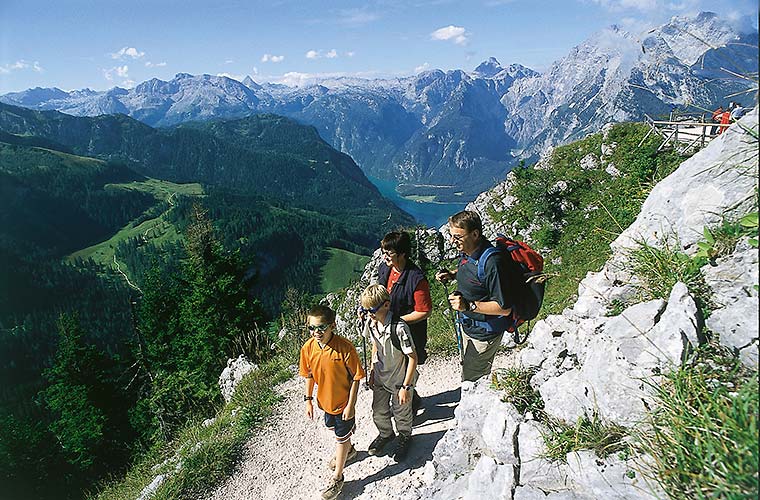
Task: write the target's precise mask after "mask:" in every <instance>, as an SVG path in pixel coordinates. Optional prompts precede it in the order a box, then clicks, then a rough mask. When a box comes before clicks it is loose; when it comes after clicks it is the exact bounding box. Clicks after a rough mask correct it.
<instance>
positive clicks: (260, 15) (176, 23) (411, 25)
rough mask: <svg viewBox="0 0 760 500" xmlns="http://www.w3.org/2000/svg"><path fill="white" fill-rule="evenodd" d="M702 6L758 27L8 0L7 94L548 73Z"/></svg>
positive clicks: (193, 2) (577, 1)
mask: <svg viewBox="0 0 760 500" xmlns="http://www.w3.org/2000/svg"><path fill="white" fill-rule="evenodd" d="M702 10H711V11H713V12H717V13H718V14H719V15H721V16H722V17H724V18H726V19H728V20H731V21H732V22H736V23H744V24H747V23H754V25H755V26H756V24H757V11H758V0H712V1H706V0H473V1H466V0H458V1H453V0H405V1H401V0H374V1H365V2H350V1H313V0H312V1H310V0H298V1H290V0H270V1H267V2H260V1H255V0H254V1H250V0H249V1H227V0H215V1H212V0H203V1H198V0H181V1H175V0H152V1H143V0H136V1H134V0H133V1H131V2H124V1H118V2H117V1H111V0H99V1H85V0H55V1H53V0H49V1H47V2H44V1H38V0H0V94H2V93H6V92H11V91H19V90H24V89H27V88H31V87H54V86H55V87H58V88H61V89H64V90H73V89H81V88H91V89H95V90H103V89H107V88H110V87H113V86H121V87H131V86H134V85H135V84H138V83H140V82H142V81H145V80H147V79H150V78H154V77H156V78H160V79H163V80H169V79H171V78H173V77H174V75H175V74H177V73H180V72H184V73H191V74H201V73H208V74H226V75H229V76H232V77H234V78H238V79H242V78H243V77H244V76H245V75H251V76H252V77H253V78H254V80H256V81H259V82H263V81H275V82H283V83H288V84H297V83H299V82H300V83H304V82H308V81H310V80H311V79H312V78H314V77H319V76H331V75H332V76H339V75H353V76H361V77H368V78H375V77H391V76H407V75H410V74H414V73H415V72H419V71H420V70H422V69H432V68H440V69H444V70H446V69H455V68H461V69H464V70H468V71H469V70H472V69H473V68H474V67H475V66H477V64H478V63H479V62H481V61H483V60H485V59H487V58H488V57H490V56H494V57H496V58H497V59H498V60H499V61H500V62H501V63H502V65H505V66H506V65H508V64H510V63H513V62H516V63H520V64H523V65H525V66H528V67H530V68H533V69H535V70H538V71H541V70H544V69H546V68H547V67H548V66H550V65H551V63H552V62H554V61H555V60H557V59H559V58H561V57H563V56H564V55H566V54H567V53H568V51H569V50H570V49H571V48H572V47H573V46H575V45H577V44H579V43H581V42H582V41H583V40H584V39H586V38H587V37H588V36H590V35H591V34H592V33H594V32H596V31H598V30H599V29H601V28H604V27H606V26H609V25H611V24H618V25H620V26H622V27H624V28H626V29H628V30H629V31H631V32H633V33H644V32H645V31H646V30H647V29H648V28H650V27H653V26H656V25H658V24H662V23H663V22H666V21H667V20H668V19H670V17H672V16H674V15H691V14H695V13H698V12H699V11H702Z"/></svg>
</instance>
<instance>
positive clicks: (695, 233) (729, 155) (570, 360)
mask: <svg viewBox="0 0 760 500" xmlns="http://www.w3.org/2000/svg"><path fill="white" fill-rule="evenodd" d="M757 123H758V112H757V108H755V110H753V111H752V112H751V113H750V114H749V115H748V116H746V117H745V118H744V119H742V121H741V122H740V124H739V125H735V126H733V127H731V128H730V129H729V130H728V131H727V132H726V133H725V134H723V135H722V136H721V137H720V138H719V139H717V140H714V141H713V142H712V143H711V144H710V145H709V146H708V147H707V148H705V149H704V150H702V151H701V152H699V153H697V154H695V155H694V156H693V157H691V158H690V159H688V160H687V161H685V162H684V163H683V164H682V165H681V166H680V167H679V168H678V169H677V170H676V171H675V172H674V173H673V174H671V175H670V176H669V177H667V178H666V179H665V180H663V181H662V182H660V183H659V184H658V185H657V186H656V187H655V188H654V189H653V190H652V192H651V193H650V195H649V197H648V198H647V200H646V201H645V203H644V205H643V207H642V210H641V213H640V215H639V216H638V218H637V219H636V221H635V222H634V223H633V224H632V225H631V226H630V227H629V228H627V229H626V230H625V231H623V233H622V234H620V236H619V237H618V238H617V239H616V240H615V242H613V243H612V245H611V246H612V249H613V255H612V257H611V258H610V259H609V260H608V262H607V263H606V264H605V265H604V267H603V268H602V269H601V270H600V271H599V272H595V273H589V274H588V275H587V276H586V278H585V279H584V280H583V281H582V282H581V283H580V285H579V287H578V300H577V302H576V303H575V305H574V306H573V307H572V308H569V309H566V310H565V311H563V313H562V314H561V315H551V316H548V317H547V318H545V319H544V320H542V321H539V322H538V323H536V325H535V327H534V329H533V331H532V332H531V335H530V336H529V340H528V343H527V346H526V347H525V348H524V349H522V350H521V351H520V352H519V354H518V356H517V360H518V362H519V365H521V366H522V367H525V368H531V369H533V370H535V375H534V376H533V378H532V379H531V383H532V385H533V387H534V388H535V389H537V390H538V391H539V392H540V394H541V397H542V399H543V401H544V404H545V411H546V413H547V414H548V415H549V416H550V417H552V418H555V419H561V420H564V421H566V422H574V421H576V420H577V419H578V418H581V417H584V416H591V415H598V416H599V417H600V418H601V419H603V420H604V421H606V422H609V423H614V424H618V425H621V426H625V427H632V426H637V425H640V424H642V423H643V422H644V421H645V419H646V412H647V411H648V408H649V407H651V406H652V405H654V404H655V402H654V399H653V397H652V390H651V388H652V385H651V384H652V383H656V382H657V381H658V379H659V377H660V376H661V374H664V373H666V372H668V371H670V370H672V369H674V368H677V367H678V366H679V365H680V364H681V363H682V361H683V360H684V359H685V358H686V357H687V356H688V355H689V353H690V352H691V350H692V349H694V348H695V347H696V346H698V345H699V344H700V343H702V342H704V341H705V338H704V333H703V332H704V329H703V326H704V325H702V324H701V318H702V314H701V312H700V311H698V307H697V304H696V302H695V300H694V297H692V295H691V294H690V292H689V290H688V288H687V287H686V285H685V284H683V283H677V284H676V285H675V286H674V287H673V288H672V290H671V292H670V295H669V297H668V299H667V300H662V299H657V300H649V301H644V302H638V303H636V300H637V296H638V294H637V283H638V282H639V281H638V278H637V277H636V276H635V275H633V274H632V271H631V266H630V263H629V259H630V252H631V250H632V249H634V248H636V247H638V246H639V245H640V244H641V243H646V244H648V245H650V246H653V247H659V248H662V247H663V246H666V245H667V246H668V248H671V249H676V250H680V251H683V252H687V253H695V252H696V250H697V248H696V243H697V242H698V241H700V240H701V239H702V238H703V236H702V235H703V234H704V233H703V231H704V228H705V227H706V226H714V225H718V224H719V223H721V222H722V221H723V220H725V219H726V218H727V219H731V218H734V219H736V218H737V217H740V216H742V215H744V214H746V213H748V212H750V211H752V210H756V189H757V187H756V186H757V179H758V141H757V138H756V137H757V129H758V128H757V127H758V126H757ZM747 130H754V131H755V133H754V135H753V134H749V133H747V132H746V131H747ZM586 165H587V167H588V168H598V167H597V166H596V165H591V162H590V161H586ZM498 196H503V202H502V205H503V206H504V207H508V206H510V205H511V204H512V203H513V202H514V201H513V200H511V199H510V195H509V179H508V180H507V181H506V182H505V183H504V184H503V185H502V186H501V187H500V188H499V190H494V191H491V192H489V193H486V194H484V195H483V196H482V197H481V198H479V199H478V200H476V202H475V203H474V204H472V205H471V206H470V207H469V208H471V209H475V210H478V211H479V212H480V213H481V215H482V216H483V218H484V219H485V220H486V224H487V225H488V229H486V232H488V231H495V230H496V231H498V230H500V228H499V227H498V225H497V224H496V223H494V220H493V218H491V217H490V214H491V213H493V206H494V198H498ZM702 274H703V275H704V277H705V281H706V284H707V286H708V287H709V288H710V290H711V292H712V301H713V303H714V305H713V306H714V307H715V310H714V311H712V314H711V315H710V316H709V317H708V319H707V320H706V326H707V329H708V330H709V331H710V332H711V333H712V335H713V336H716V337H717V338H718V339H719V340H720V342H721V343H722V344H724V345H726V346H728V347H730V348H731V349H733V350H734V352H736V353H737V355H738V356H739V357H740V359H741V361H742V362H743V363H744V364H745V365H747V366H749V367H750V368H754V369H757V366H758V250H757V248H756V247H753V246H751V245H750V244H749V243H748V240H747V239H746V238H745V239H743V240H741V241H740V242H739V244H738V245H737V246H736V249H735V250H734V251H733V252H732V253H731V255H728V256H727V257H724V258H720V259H717V261H716V262H715V263H714V265H706V266H705V267H704V268H703V269H702ZM613 304H629V305H628V306H627V307H626V308H625V309H624V310H623V311H622V313H620V314H619V315H616V316H610V315H609V314H610V312H609V311H610V309H611V306H612V305H613ZM456 418H457V426H456V429H455V430H454V431H451V432H449V433H448V434H447V435H446V436H444V438H443V439H442V440H441V442H440V443H439V445H438V446H437V447H436V449H435V451H434V453H433V463H432V464H429V466H428V468H429V470H428V473H427V475H426V478H427V480H428V482H427V484H426V485H425V486H424V487H423V488H421V489H420V491H419V492H418V493H419V496H420V498H425V499H427V498H477V499H479V500H484V499H492V498H493V499H497V498H499V499H501V498H513V499H533V498H541V499H546V498H557V499H559V498H568V499H569V498H573V499H586V498H588V499H592V498H626V499H632V498H663V497H665V494H664V492H663V491H662V490H661V489H660V487H659V486H658V485H657V484H654V483H648V482H647V481H646V480H645V478H646V475H645V474H642V464H646V463H647V462H648V458H647V457H646V456H639V457H635V458H630V457H617V456H609V457H607V458H604V459H601V458H599V457H597V456H596V455H595V454H594V453H593V452H590V451H589V452H585V451H583V452H577V453H571V454H568V455H567V457H566V462H565V463H562V464H557V463H550V462H548V461H547V460H546V459H545V458H543V456H544V454H545V450H544V448H543V446H544V445H543V440H542V439H541V435H542V434H543V433H545V432H546V428H544V427H543V425H542V424H541V423H539V422H537V421H535V420H532V419H531V416H530V415H529V414H528V415H527V416H522V415H520V414H519V413H517V411H516V410H515V408H514V407H513V406H512V405H510V404H508V403H504V402H502V401H501V399H500V397H499V395H498V393H497V392H496V391H495V390H493V389H491V388H490V387H489V383H488V381H487V380H484V379H481V380H480V381H478V382H477V383H476V384H474V385H473V384H471V383H464V384H463V388H462V400H461V403H460V405H459V407H458V408H457V410H456Z"/></svg>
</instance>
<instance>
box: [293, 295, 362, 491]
mask: <svg viewBox="0 0 760 500" xmlns="http://www.w3.org/2000/svg"><path fill="white" fill-rule="evenodd" d="M306 327H307V328H308V330H309V333H310V334H311V335H312V337H311V338H310V339H309V340H307V341H306V343H305V344H304V346H303V347H302V348H301V358H300V363H299V370H298V372H299V374H300V375H301V376H302V377H304V378H305V379H306V387H305V392H304V396H303V399H304V401H305V403H306V415H307V416H308V417H309V418H311V419H313V418H314V405H313V403H312V401H313V400H314V384H315V383H316V385H317V405H318V406H319V408H321V409H322V410H323V411H324V412H325V425H326V426H327V428H328V429H330V430H332V431H334V432H335V440H336V441H337V446H336V449H335V456H334V457H333V459H332V460H331V461H330V467H331V468H334V474H333V475H332V476H331V477H330V480H329V482H328V483H327V486H326V487H325V489H323V490H322V498H323V499H325V500H332V499H334V498H336V497H337V496H338V495H339V494H340V491H341V490H342V489H343V482H344V479H343V467H344V466H345V463H346V462H347V461H350V460H352V459H354V458H356V449H355V448H354V446H353V445H352V444H351V435H352V434H353V433H354V429H355V428H356V426H355V419H354V412H355V408H356V396H357V393H358V391H359V381H360V380H361V379H362V378H364V371H363V370H362V367H361V365H360V363H359V356H358V355H357V353H356V349H355V348H354V346H353V344H351V342H349V341H348V340H347V339H345V338H343V337H340V336H338V335H336V334H335V312H334V311H333V310H332V309H330V308H329V307H327V306H323V305H318V306H314V307H312V308H311V310H309V312H308V314H307V325H306Z"/></svg>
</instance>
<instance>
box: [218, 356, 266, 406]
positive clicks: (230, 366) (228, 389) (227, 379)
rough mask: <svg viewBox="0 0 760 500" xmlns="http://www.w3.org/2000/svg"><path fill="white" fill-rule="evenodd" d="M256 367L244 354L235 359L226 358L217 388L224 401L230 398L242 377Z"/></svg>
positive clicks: (226, 401) (227, 401)
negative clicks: (225, 364) (225, 365)
mask: <svg viewBox="0 0 760 500" xmlns="http://www.w3.org/2000/svg"><path fill="white" fill-rule="evenodd" d="M256 368H257V366H256V365H255V364H253V363H251V362H250V361H248V358H246V357H245V355H244V354H241V355H240V356H238V357H237V359H234V358H230V359H228V360H227V367H226V368H225V369H224V370H223V371H222V374H221V375H219V390H220V391H222V397H224V402H225V403H229V402H230V400H232V395H233V394H234V393H235V388H236V387H237V385H238V384H239V383H240V381H241V380H242V379H243V377H244V376H246V375H247V374H248V373H250V372H251V371H253V370H255V369H256Z"/></svg>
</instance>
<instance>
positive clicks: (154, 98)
mask: <svg viewBox="0 0 760 500" xmlns="http://www.w3.org/2000/svg"><path fill="white" fill-rule="evenodd" d="M746 40H754V44H755V45H756V43H757V34H756V33H754V34H749V35H747V34H741V33H738V32H736V31H735V30H734V29H733V28H731V27H730V26H729V25H728V24H727V23H726V22H724V21H722V20H720V19H719V18H718V17H717V16H716V15H715V14H711V13H702V14H700V15H699V16H697V17H695V18H673V19H672V20H671V21H670V22H669V23H667V24H665V25H663V26H661V27H659V28H657V29H655V30H653V31H652V32H650V33H648V34H646V36H645V37H638V36H636V35H635V34H631V33H627V32H625V31H624V30H621V29H620V28H617V27H614V26H613V27H611V28H609V29H606V30H603V31H602V32H600V33H597V34H595V35H593V36H592V37H591V38H590V39H588V40H586V41H585V42H583V43H581V44H580V45H578V46H577V47H575V48H573V49H572V50H571V51H570V53H569V54H568V55H567V56H566V57H565V58H563V59H561V60H560V61H557V62H556V63H555V64H554V65H553V66H552V67H551V68H550V69H549V70H548V71H547V72H546V73H544V74H541V75H539V74H538V73H536V72H535V71H533V70H530V69H528V68H525V67H523V66H520V65H516V64H512V65H509V66H508V67H506V68H505V67H502V66H501V65H500V64H499V62H498V61H497V60H496V59H494V58H490V59H489V60H487V61H485V62H483V63H482V64H480V65H479V66H478V67H477V68H476V69H475V70H474V71H473V72H471V73H467V72H464V71H461V70H453V71H446V72H444V71H440V70H433V71H425V72H423V73H420V74H419V75H416V76H412V77H407V78H398V79H388V80H363V79H359V78H336V79H330V80H324V81H321V82H319V83H318V84H314V85H310V86H306V87H303V88H291V87H286V86H283V85H276V84H263V85H260V84H257V83H256V82H254V81H253V80H252V79H251V78H250V77H248V78H246V79H245V80H244V82H237V81H235V80H232V79H229V78H226V77H216V76H209V75H199V76H192V75H188V74H178V75H177V76H176V77H175V78H174V79H173V80H171V81H168V82H165V81H161V80H157V79H153V80H149V81H147V82H143V83H141V84H140V85H138V86H137V87H135V88H134V89H130V90H126V89H120V88H113V89H111V90H109V91H106V92H93V91H90V90H87V89H85V90H83V91H75V92H71V93H66V92H63V91H61V90H60V89H39V88H38V89H31V90H28V91H24V92H18V93H11V94H6V95H4V96H2V97H0V100H1V101H3V102H7V103H10V104H16V105H21V106H26V107H31V108H34V109H56V110H59V111H62V112H66V113H70V114H74V115H96V114H104V113H124V114H128V115H130V116H132V117H134V118H137V119H139V120H141V121H144V122H145V123H147V124H148V125H151V126H169V125H174V124H177V123H180V122H183V121H188V120H203V119H210V118H213V117H225V118H231V117H232V118H234V117H242V116H245V115H247V114H251V113H277V114H282V115H285V116H289V117H292V118H295V119H297V120H299V121H302V122H304V123H308V124H311V125H314V126H315V127H316V128H317V130H318V131H319V133H320V135H321V136H322V137H323V138H325V140H327V141H328V142H330V143H331V144H332V145H333V146H334V147H336V148H338V149H339V150H341V151H343V152H345V153H348V154H350V155H351V156H352V157H353V158H354V159H355V160H356V161H357V163H358V164H359V165H360V167H361V168H362V170H363V171H364V172H365V173H367V174H369V175H372V176H375V177H380V178H386V179H391V178H393V179H397V180H398V181H399V182H401V183H402V186H401V187H400V190H401V191H402V192H403V193H414V194H435V195H437V196H439V199H448V200H452V199H453V200H459V199H462V197H474V196H475V195H476V194H478V193H479V192H481V191H482V190H484V189H486V188H488V187H490V186H491V185H493V184H494V182H495V181H498V180H500V179H502V178H503V176H504V174H505V173H506V172H507V171H508V170H509V169H510V168H511V167H512V166H514V165H516V164H517V162H518V160H519V159H520V158H532V157H534V156H535V155H536V154H537V153H540V152H541V151H542V150H543V149H544V148H545V147H546V146H547V145H556V144H561V143H564V142H568V141H571V140H574V139H577V138H579V137H581V136H583V135H585V134H587V133H589V132H593V131H596V130H598V129H599V128H600V127H601V126H602V125H603V124H604V123H607V122H609V121H625V120H639V119H641V117H642V115H643V114H644V113H649V114H662V113H667V112H668V111H669V110H670V109H671V106H673V105H683V106H686V105H696V106H701V107H704V108H712V107H713V106H714V105H715V104H716V103H718V102H721V103H722V100H723V99H724V96H726V95H728V94H731V93H733V92H737V91H740V90H742V89H744V88H746V82H744V83H743V82H742V81H741V80H740V79H731V78H730V77H729V78H728V80H727V79H726V77H728V76H729V75H727V74H726V73H725V72H723V71H721V70H720V68H721V67H722V66H729V67H731V68H733V69H734V70H738V71H741V72H745V73H746V72H753V71H754V72H756V71H757V53H756V47H754V48H753V47H748V46H745V45H743V44H742V43H743V42H744V41H746ZM737 42H738V43H737ZM727 44H729V45H728V46H727ZM727 61H728V62H727ZM731 61H740V64H734V63H733V62H731ZM738 66H741V68H740V67H738ZM716 75H718V76H719V77H721V78H722V80H720V81H712V80H713V79H714V78H715V77H716ZM739 99H740V100H741V99H742V97H740V98H739ZM746 100H747V101H749V99H746ZM744 104H745V105H748V104H754V103H750V102H745V103H744Z"/></svg>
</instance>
